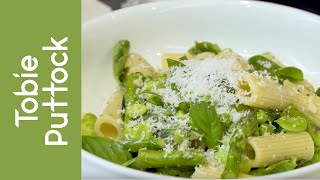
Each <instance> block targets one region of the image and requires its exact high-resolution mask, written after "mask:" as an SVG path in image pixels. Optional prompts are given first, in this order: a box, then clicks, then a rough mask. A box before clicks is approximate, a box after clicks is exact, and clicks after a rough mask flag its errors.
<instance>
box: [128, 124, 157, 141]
mask: <svg viewBox="0 0 320 180" xmlns="http://www.w3.org/2000/svg"><path fill="white" fill-rule="evenodd" d="M123 134H124V137H126V140H132V141H140V140H144V139H151V137H152V135H153V133H152V128H151V127H149V126H148V125H147V124H145V123H140V124H137V125H135V126H133V127H130V128H125V129H124V131H123Z"/></svg>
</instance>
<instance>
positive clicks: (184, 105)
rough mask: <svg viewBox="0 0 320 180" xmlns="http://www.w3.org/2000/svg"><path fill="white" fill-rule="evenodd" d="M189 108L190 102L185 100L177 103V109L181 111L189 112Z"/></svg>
mask: <svg viewBox="0 0 320 180" xmlns="http://www.w3.org/2000/svg"><path fill="white" fill-rule="evenodd" d="M189 108H190V104H189V103H187V102H181V103H179V105H178V109H179V110H182V111H183V112H185V113H188V112H189Z"/></svg>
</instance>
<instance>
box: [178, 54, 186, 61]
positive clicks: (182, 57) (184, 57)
mask: <svg viewBox="0 0 320 180" xmlns="http://www.w3.org/2000/svg"><path fill="white" fill-rule="evenodd" d="M179 60H181V61H184V60H188V58H187V56H186V55H184V56H181V57H180V58H179Z"/></svg>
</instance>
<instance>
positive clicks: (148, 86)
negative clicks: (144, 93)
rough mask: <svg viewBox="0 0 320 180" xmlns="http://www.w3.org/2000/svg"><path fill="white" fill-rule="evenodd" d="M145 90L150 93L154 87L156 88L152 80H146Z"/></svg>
mask: <svg viewBox="0 0 320 180" xmlns="http://www.w3.org/2000/svg"><path fill="white" fill-rule="evenodd" d="M144 86H145V89H146V90H148V91H152V90H153V89H154V88H155V87H157V83H156V82H155V81H153V80H147V81H146V82H145V83H144Z"/></svg>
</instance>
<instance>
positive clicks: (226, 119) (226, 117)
mask: <svg viewBox="0 0 320 180" xmlns="http://www.w3.org/2000/svg"><path fill="white" fill-rule="evenodd" d="M220 121H221V123H222V125H223V126H224V127H226V128H229V127H230V125H231V124H232V121H231V116H230V114H228V113H223V114H221V115H220Z"/></svg>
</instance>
